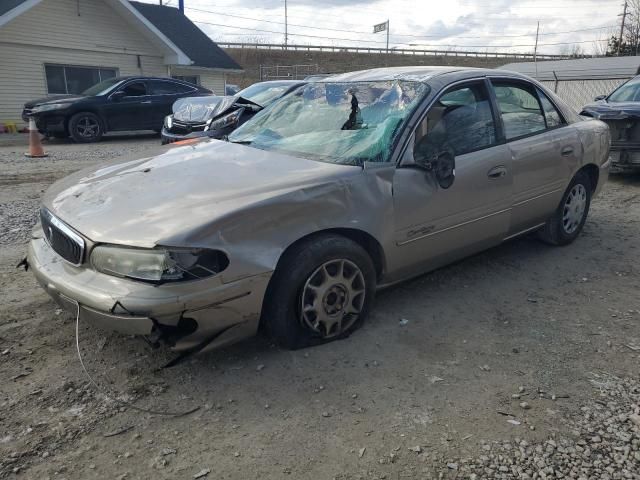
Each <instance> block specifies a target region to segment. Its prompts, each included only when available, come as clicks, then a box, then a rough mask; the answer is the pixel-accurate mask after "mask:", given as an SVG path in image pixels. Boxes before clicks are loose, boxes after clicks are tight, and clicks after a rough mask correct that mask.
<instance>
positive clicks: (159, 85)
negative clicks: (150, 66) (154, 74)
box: [149, 80, 195, 95]
mask: <svg viewBox="0 0 640 480" xmlns="http://www.w3.org/2000/svg"><path fill="white" fill-rule="evenodd" d="M149 83H150V87H151V95H179V94H181V93H189V92H193V91H194V90H195V88H193V87H188V86H187V85H183V84H181V83H175V82H171V81H168V80H151V81H150V82H149Z"/></svg>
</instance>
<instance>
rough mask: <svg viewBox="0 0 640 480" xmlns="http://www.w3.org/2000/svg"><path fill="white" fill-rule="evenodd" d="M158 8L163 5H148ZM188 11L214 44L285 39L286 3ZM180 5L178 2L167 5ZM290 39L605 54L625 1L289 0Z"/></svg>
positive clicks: (223, 4) (228, 1)
mask: <svg viewBox="0 0 640 480" xmlns="http://www.w3.org/2000/svg"><path fill="white" fill-rule="evenodd" d="M143 1H145V2H147V3H159V1H160V0H143ZM184 1H185V7H186V9H185V13H186V15H187V16H188V17H189V18H190V19H191V20H192V21H194V22H195V23H196V24H197V25H198V26H199V27H200V28H201V29H202V30H203V31H204V32H205V33H207V34H208V35H209V36H210V37H211V38H213V39H214V40H215V41H217V42H251V43H255V42H260V43H277V44H282V43H283V42H284V11H285V0H184ZM164 4H165V5H167V4H168V5H170V6H177V4H178V0H164ZM287 10H288V24H289V26H288V32H289V35H288V42H289V44H296V45H333V46H351V47H377V48H386V32H382V33H377V34H374V33H373V25H374V24H377V23H382V22H385V21H386V20H387V19H388V20H389V32H390V40H389V47H390V48H394V47H395V48H416V49H438V50H472V51H483V52H484V51H489V52H494V51H499V52H523V53H532V52H533V50H534V44H535V37H536V26H537V23H538V21H539V22H540V35H539V40H538V53H540V54H545V53H546V54H560V53H561V54H566V53H574V52H576V49H579V51H580V52H581V53H585V54H594V53H601V52H600V51H601V50H602V49H606V43H607V38H609V37H610V36H611V35H618V33H619V29H620V17H619V16H618V15H619V14H620V13H621V12H622V4H621V3H620V2H618V1H610V0H600V1H598V0H538V1H532V0H511V1H509V0H430V1H429V0H378V1H363V0H287Z"/></svg>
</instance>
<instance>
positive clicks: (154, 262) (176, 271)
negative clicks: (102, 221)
mask: <svg viewBox="0 0 640 480" xmlns="http://www.w3.org/2000/svg"><path fill="white" fill-rule="evenodd" d="M91 264H92V265H93V268H95V269H96V270H97V271H99V272H102V273H106V274H108V275H114V276H116V277H123V278H133V279H136V280H144V281H148V282H163V283H164V282H178V281H186V280H198V279H201V278H207V277H211V276H212V275H215V274H217V273H220V272H221V271H222V270H224V269H225V268H227V265H229V260H228V258H227V256H226V255H225V254H224V253H223V252H220V251H218V250H205V249H194V250H188V249H165V248H154V249H144V248H127V247H116V246H112V245H100V246H98V247H96V248H94V249H93V252H91Z"/></svg>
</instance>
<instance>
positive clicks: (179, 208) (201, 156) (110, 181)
mask: <svg viewBox="0 0 640 480" xmlns="http://www.w3.org/2000/svg"><path fill="white" fill-rule="evenodd" d="M359 172H361V169H360V167H352V166H345V165H335V164H331V163H323V162H317V161H312V160H306V159H302V158H298V157H292V156H288V155H285V154H281V153H276V152H267V151H263V150H258V149H255V148H252V147H249V146H243V145H236V144H231V143H228V142H222V141H217V140H210V141H202V142H198V143H196V144H191V145H185V146H179V147H176V146H172V147H169V148H168V149H167V147H162V149H160V150H159V151H158V152H157V154H155V155H153V156H147V157H145V158H141V159H134V160H128V161H121V162H118V163H113V164H110V165H107V166H101V167H95V168H90V169H85V170H82V171H80V172H76V173H75V174H73V175H71V176H69V177H67V178H65V179H63V180H60V181H59V182H57V183H55V184H54V185H53V186H52V187H51V188H50V189H49V190H48V191H47V193H46V194H45V197H44V200H43V203H44V206H45V207H46V208H48V209H49V210H50V211H51V212H52V213H53V214H54V215H56V216H58V217H59V218H60V219H61V220H63V221H64V222H66V223H67V224H68V225H70V226H71V227H73V228H74V229H76V230H77V231H78V232H80V233H82V234H83V235H85V236H86V237H88V238H89V239H91V240H93V241H94V242H104V243H115V244H123V245H131V246H138V247H153V246H155V245H157V244H165V245H166V243H164V241H167V240H169V239H176V238H188V237H189V232H191V231H196V230H198V229H201V228H203V227H204V226H206V225H210V224H212V223H214V222H215V221H217V220H221V219H223V218H224V217H225V216H227V215H229V214H231V213H235V212H237V211H238V210H242V209H244V208H246V207H247V206H249V205H251V204H254V203H262V204H264V202H269V201H271V200H272V199H273V198H275V197H280V196H282V195H285V194H287V193H289V192H292V191H300V190H304V189H305V188H308V187H312V186H316V185H333V184H335V183H337V182H338V181H339V179H340V178H343V177H345V176H349V175H355V174H358V173H359ZM280 205H281V204H280ZM292 208H295V206H292ZM277 213H278V212H277V209H274V215H276V214H277ZM173 246H180V245H177V244H174V245H173Z"/></svg>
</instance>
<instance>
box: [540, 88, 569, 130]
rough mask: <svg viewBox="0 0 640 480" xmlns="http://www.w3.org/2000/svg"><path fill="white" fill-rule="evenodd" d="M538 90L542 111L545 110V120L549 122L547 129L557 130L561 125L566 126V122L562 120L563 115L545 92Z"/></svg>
mask: <svg viewBox="0 0 640 480" xmlns="http://www.w3.org/2000/svg"><path fill="white" fill-rule="evenodd" d="M537 90H538V97H539V98H540V103H541V104H542V109H543V110H544V119H545V120H546V122H547V128H556V127H559V126H561V125H564V120H562V115H560V112H559V111H558V109H557V108H556V107H555V105H554V104H553V103H551V100H549V98H548V97H547V96H546V95H545V94H544V92H543V91H542V90H540V89H537Z"/></svg>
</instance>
